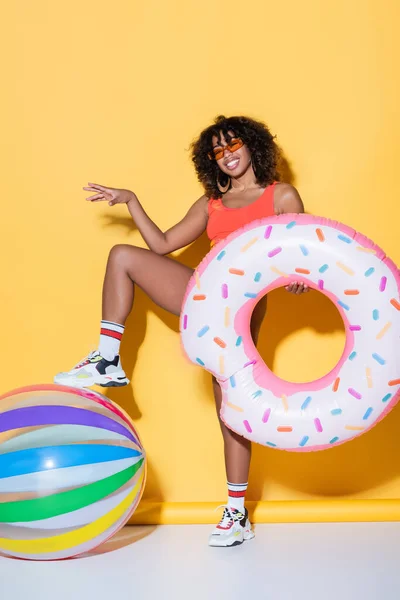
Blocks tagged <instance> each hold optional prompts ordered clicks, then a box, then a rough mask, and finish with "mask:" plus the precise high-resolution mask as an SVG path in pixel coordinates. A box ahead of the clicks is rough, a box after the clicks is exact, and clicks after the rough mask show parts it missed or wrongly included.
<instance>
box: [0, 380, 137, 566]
mask: <svg viewBox="0 0 400 600" xmlns="http://www.w3.org/2000/svg"><path fill="white" fill-rule="evenodd" d="M145 479H146V457H145V453H144V450H143V447H142V445H141V442H140V439H139V436H138V434H137V432H136V431H135V428H134V426H133V423H132V421H131V419H130V418H129V417H128V415H127V414H126V413H125V412H124V411H123V410H121V409H120V408H119V407H118V406H117V405H116V404H113V403H112V402H110V401H109V400H108V399H107V398H106V397H105V396H102V395H101V394H98V393H96V392H93V391H91V390H85V389H83V390H81V389H76V388H70V387H64V386H58V385H37V386H31V387H26V388H21V389H18V390H14V391H12V392H9V393H8V394H5V395H3V396H0V552H1V553H3V554H5V555H8V556H14V557H18V558H27V559H32V560H53V559H60V558H68V557H71V556H76V555H78V554H81V553H83V552H88V551H89V550H92V549H93V548H94V547H96V546H98V545H100V544H101V543H102V542H104V541H105V540H107V539H108V538H110V537H111V536H112V535H114V533H116V532H117V531H118V530H119V529H120V528H121V527H122V526H123V525H124V524H125V523H126V522H127V520H128V519H129V517H130V516H131V515H132V513H133V512H134V510H135V509H136V507H137V505H138V503H139V501H140V498H141V496H142V493H143V488H144V485H145Z"/></svg>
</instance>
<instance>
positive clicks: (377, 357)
mask: <svg viewBox="0 0 400 600" xmlns="http://www.w3.org/2000/svg"><path fill="white" fill-rule="evenodd" d="M372 358H373V359H374V360H376V362H378V363H379V364H380V365H384V364H386V360H385V359H384V358H382V356H379V354H376V353H375V352H374V354H373V355H372Z"/></svg>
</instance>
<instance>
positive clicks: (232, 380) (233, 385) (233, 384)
mask: <svg viewBox="0 0 400 600" xmlns="http://www.w3.org/2000/svg"><path fill="white" fill-rule="evenodd" d="M229 381H230V384H231V386H232V387H233V388H234V387H236V381H235V376H234V375H232V377H229Z"/></svg>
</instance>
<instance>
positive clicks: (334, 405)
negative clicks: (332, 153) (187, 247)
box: [181, 214, 400, 451]
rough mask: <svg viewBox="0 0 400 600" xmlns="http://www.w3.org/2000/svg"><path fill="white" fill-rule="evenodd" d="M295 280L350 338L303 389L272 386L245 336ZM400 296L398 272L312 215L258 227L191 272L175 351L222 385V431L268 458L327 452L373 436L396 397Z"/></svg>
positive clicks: (352, 235)
mask: <svg viewBox="0 0 400 600" xmlns="http://www.w3.org/2000/svg"><path fill="white" fill-rule="evenodd" d="M299 279H301V280H302V281H304V282H305V283H306V284H307V285H309V286H310V288H313V289H315V290H318V291H320V292H321V293H323V294H325V295H326V296H327V297H328V298H329V299H330V300H331V301H332V302H334V304H335V306H336V307H337V308H338V310H339V312H340V314H341V316H342V319H343V322H344V326H345V331H346V343H345V349H344V352H343V355H342V357H341V359H340V360H339V362H338V364H337V365H336V366H335V367H334V369H333V370H332V371H331V372H330V373H328V374H327V375H325V376H324V377H322V378H321V379H318V380H315V381H312V382H309V383H291V382H287V381H284V380H282V379H280V378H279V377H277V376H276V375H275V374H274V373H272V372H271V371H270V370H269V369H268V367H267V366H266V365H265V363H264V362H263V360H262V358H261V357H260V355H259V353H258V351H257V349H256V348H255V346H254V344H253V342H252V339H251V336H250V318H251V314H252V311H253V309H254V307H255V305H256V304H257V302H259V300H260V299H261V298H262V297H263V296H264V295H265V294H266V293H268V292H269V291H271V290H273V289H275V288H277V287H281V286H286V285H288V284H289V283H290V282H292V281H298V280H299ZM399 289H400V276H399V271H398V269H397V268H396V266H395V264H394V263H393V262H392V261H391V260H390V259H389V258H387V257H386V256H385V254H384V252H383V251H382V250H381V249H380V248H379V247H377V246H376V245H374V244H373V243H372V242H371V241H370V240H369V239H368V238H366V237H365V236H363V235H361V234H359V233H357V232H355V231H354V230H353V229H351V228H349V227H347V226H345V225H342V224H340V223H337V222H335V221H330V220H328V219H323V218H319V217H313V216H310V215H297V214H296V215H280V216H277V217H271V218H268V219H263V220H261V221H256V222H253V223H251V224H249V225H248V226H246V227H245V228H243V229H241V230H239V231H237V232H235V233H233V234H231V235H230V236H229V237H228V238H227V239H226V240H224V241H223V242H221V243H219V244H218V245H217V246H216V247H214V248H213V249H212V250H211V252H210V253H209V254H208V255H207V256H206V257H205V258H204V260H203V261H202V262H201V264H200V265H199V267H198V268H197V269H196V271H195V273H194V275H193V277H192V279H191V280H190V282H189V285H188V288H187V291H186V296H185V299H184V302H183V306H182V312H181V338H182V344H183V347H184V350H185V352H186V354H187V356H188V357H189V359H190V360H191V361H192V362H193V363H195V364H197V365H200V366H201V367H203V368H204V369H206V370H207V371H209V372H210V373H213V374H214V375H215V376H216V378H217V380H218V382H219V384H220V385H221V388H222V392H223V402H222V408H221V418H222V419H223V421H224V422H225V423H226V424H227V426H228V427H230V428H231V429H233V430H234V431H236V432H237V433H239V434H241V435H243V436H244V437H246V438H248V439H250V440H252V441H254V442H258V443H260V444H263V445H266V446H270V447H273V448H279V449H283V450H290V451H310V450H323V449H326V448H330V447H332V446H334V445H338V444H340V443H343V442H346V441H348V440H350V439H352V438H354V437H356V436H358V435H360V434H362V433H364V432H365V431H367V430H368V429H370V428H371V427H372V426H373V425H375V424H376V423H377V422H378V421H380V420H381V419H382V418H383V417H384V416H385V415H386V414H387V413H388V412H389V411H390V410H391V409H392V408H393V407H394V405H395V404H396V402H397V400H398V398H399V394H400V352H399V338H400V297H399Z"/></svg>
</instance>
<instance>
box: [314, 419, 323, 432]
mask: <svg viewBox="0 0 400 600" xmlns="http://www.w3.org/2000/svg"><path fill="white" fill-rule="evenodd" d="M314 425H315V429H316V430H317V431H318V433H321V432H322V431H323V429H322V425H321V421H320V420H319V419H314Z"/></svg>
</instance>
